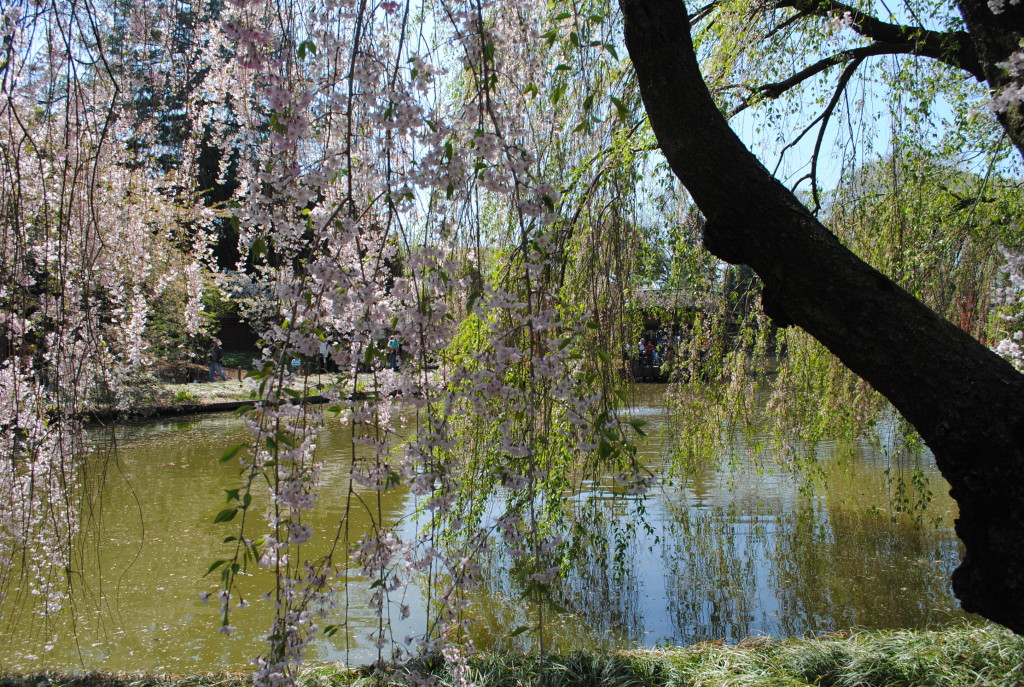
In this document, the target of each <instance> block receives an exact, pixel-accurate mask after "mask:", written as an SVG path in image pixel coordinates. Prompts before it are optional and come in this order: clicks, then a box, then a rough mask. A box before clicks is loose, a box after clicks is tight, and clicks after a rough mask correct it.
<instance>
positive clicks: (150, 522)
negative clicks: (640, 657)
mask: <svg viewBox="0 0 1024 687" xmlns="http://www.w3.org/2000/svg"><path fill="white" fill-rule="evenodd" d="M663 388H664V387H660V386H653V385H652V386H641V387H638V396H637V397H638V398H639V399H640V401H639V404H638V405H637V407H636V408H634V410H633V412H634V414H636V415H639V416H642V417H643V418H644V419H645V420H647V421H648V425H647V437H646V438H645V440H644V443H643V444H641V445H640V446H639V450H640V453H641V455H642V457H643V460H644V461H645V463H647V464H648V465H649V466H650V467H651V468H652V469H653V470H655V471H658V470H660V469H662V468H664V467H665V466H666V465H668V462H669V461H670V460H671V453H672V447H673V441H672V436H671V431H668V428H669V423H668V422H667V419H666V416H665V413H664V410H663V408H662V405H661V399H660V396H659V394H660V393H661V391H662V389H663ZM96 438H97V442H98V444H99V445H101V446H102V445H104V444H107V445H109V444H110V443H113V444H115V445H116V449H117V450H116V451H109V450H98V451H97V454H96V456H95V457H94V461H95V468H96V470H97V471H100V470H102V471H103V472H104V475H103V478H102V479H103V485H104V486H103V489H102V491H101V493H100V498H99V499H98V500H97V502H96V504H94V509H93V512H94V514H95V515H94V517H93V518H92V519H91V521H90V524H89V525H88V527H87V528H86V539H85V544H84V546H83V547H82V552H81V554H80V557H79V560H78V561H77V565H78V566H79V568H80V570H81V574H80V575H76V576H75V584H74V586H75V594H74V596H73V598H72V603H71V604H70V605H69V608H68V610H67V611H66V612H62V613H61V614H59V615H57V616H52V617H49V618H45V619H42V618H39V617H37V616H35V615H34V614H33V613H32V611H31V610H28V608H27V604H25V603H23V602H24V601H25V596H26V595H25V594H20V595H19V594H17V593H11V594H10V596H9V597H8V602H7V605H6V607H4V608H3V609H0V610H2V611H3V616H2V622H3V627H2V630H3V632H4V636H5V637H6V638H7V639H6V641H5V642H4V645H3V647H2V648H0V669H6V670H19V671H34V670H39V669H45V668H48V669H64V670H76V669H102V670H108V671H109V670H147V671H169V672H176V673H183V672H191V671H210V670H226V669H247V668H248V667H249V666H250V661H251V659H252V657H253V656H254V655H256V654H257V653H258V652H259V651H261V650H262V648H263V643H262V641H261V639H260V638H261V637H262V635H263V634H264V633H265V631H266V628H267V627H269V620H268V618H269V611H268V609H267V608H266V607H265V605H261V604H260V603H259V602H257V603H254V604H253V605H252V607H251V608H248V609H246V610H245V611H242V612H241V613H240V614H237V615H236V616H235V617H233V619H232V622H233V624H235V625H236V626H237V628H238V629H237V631H236V632H235V633H234V634H232V635H231V636H230V637H227V636H225V635H223V634H220V633H218V632H217V631H216V630H217V627H218V625H219V616H218V611H217V608H216V604H215V603H210V604H209V605H206V604H204V603H202V602H201V601H200V598H199V594H200V592H201V591H203V590H211V589H213V588H214V587H215V580H213V579H212V578H213V577H214V576H210V577H204V576H203V574H204V573H205V572H206V570H207V568H208V567H209V565H210V563H211V562H212V561H213V560H215V559H217V558H220V557H222V555H223V552H222V548H221V547H222V544H221V543H220V542H221V541H222V540H223V538H224V537H225V535H226V534H229V532H227V531H226V529H225V526H224V525H223V524H218V525H215V524H213V518H214V515H215V514H216V513H217V512H218V511H219V510H220V509H221V508H222V507H223V490H224V489H229V488H232V487H235V486H237V484H236V479H237V474H238V471H237V467H232V466H231V465H222V464H220V463H219V462H218V458H219V457H220V456H221V455H222V453H223V452H224V450H225V449H226V448H227V447H229V446H231V445H234V444H237V443H240V442H242V441H244V440H245V439H246V438H247V432H246V430H245V428H244V427H243V426H242V423H241V421H240V420H239V419H238V418H236V417H235V416H234V415H217V416H206V417H196V418H192V419H188V420H175V421H165V422H151V423H146V424H139V425H132V426H126V427H119V428H116V429H115V430H112V431H110V432H108V433H107V434H104V435H103V436H99V434H97V437H96ZM883 443H884V442H883ZM728 444H729V449H728V450H727V451H726V452H725V454H724V455H723V456H722V457H721V460H720V461H718V462H717V463H716V464H714V465H711V466H707V467H704V468H701V469H699V470H697V471H695V472H694V473H692V474H687V475H679V476H676V477H673V478H668V479H665V480H664V481H663V482H662V483H661V485H660V486H659V487H658V488H657V489H655V490H653V491H652V492H651V493H650V494H649V495H648V496H647V499H646V501H643V502H642V503H641V502H638V501H637V500H636V499H622V498H614V499H613V498H612V497H611V487H610V486H604V485H602V483H600V482H596V483H593V484H590V485H589V487H587V488H589V489H591V490H593V491H594V492H596V495H597V496H599V497H600V496H602V494H603V493H604V490H607V496H608V498H607V503H608V508H609V512H610V513H612V514H613V515H614V516H615V517H617V518H620V519H621V520H622V521H623V522H624V523H625V525H627V527H626V528H625V529H627V530H629V531H630V532H632V536H631V537H627V538H624V539H622V540H621V541H619V542H618V544H617V548H616V549H615V552H616V554H617V556H613V555H611V554H609V555H608V556H600V555H597V556H594V557H593V558H591V559H588V561H587V563H586V564H585V565H582V566H581V570H580V573H579V574H578V575H575V576H573V578H572V581H571V582H569V583H568V586H567V588H566V590H565V594H566V598H567V599H568V600H570V601H571V607H567V608H563V609H561V610H560V612H555V611H550V612H549V614H548V621H547V622H548V623H549V624H550V625H549V626H550V627H551V628H552V630H551V631H549V632H548V633H547V636H548V640H547V641H548V643H549V648H552V649H555V650H572V649H578V648H607V649H616V648H630V647H640V646H656V645H666V644H690V643H693V642H697V641H703V640H719V639H721V640H726V641H738V640H740V639H742V638H744V637H746V636H749V635H758V634H769V635H787V636H788V635H801V634H804V633H820V632H828V631H832V630H837V629H843V628H850V627H864V628H896V627H903V628H926V627H934V626H938V625H941V624H943V623H945V622H948V621H950V620H953V619H956V618H960V617H962V616H963V614H962V613H961V612H960V611H958V610H957V604H956V600H955V599H954V598H953V597H952V593H951V591H950V584H949V575H950V573H951V572H952V570H953V568H954V567H955V566H956V564H957V562H958V560H959V556H960V548H959V543H958V541H957V539H956V537H955V535H954V534H953V530H952V520H953V517H955V504H953V502H952V501H951V500H950V498H949V497H948V496H947V494H946V491H947V487H946V485H945V482H943V481H942V479H941V477H940V476H939V475H938V474H937V472H935V471H934V468H933V467H928V468H926V470H925V473H924V475H923V476H924V477H927V478H928V479H929V480H930V484H931V491H932V492H933V499H932V501H931V503H930V504H928V507H927V511H926V512H925V517H924V518H923V524H922V525H920V526H915V525H914V524H913V523H912V522H910V520H909V519H908V518H906V517H892V516H891V504H892V502H893V501H892V496H893V494H892V490H893V489H894V486H893V484H894V483H893V480H892V479H891V477H892V475H893V472H892V470H893V468H894V465H893V463H892V461H891V460H890V459H889V458H887V456H886V451H885V450H884V449H882V448H879V447H878V446H874V445H871V444H869V443H867V442H865V441H851V442H838V443H837V442H833V443H827V444H820V445H818V446H817V447H816V448H815V452H816V462H815V466H816V467H815V470H816V471H817V478H816V479H814V480H810V479H809V478H808V477H807V474H806V473H801V472H797V471H790V470H783V469H775V470H766V469H765V462H766V461H764V460H758V459H757V457H758V455H759V452H763V449H762V448H761V447H759V446H758V444H757V443H756V442H753V443H752V440H751V438H750V437H747V436H744V435H743V434H741V433H735V434H734V435H732V436H730V441H729V442H728ZM350 445H351V442H350V437H349V436H348V435H347V432H346V431H345V429H344V428H343V427H342V426H337V425H336V426H334V427H332V428H330V429H329V430H328V431H326V432H325V434H324V436H323V437H322V438H321V440H320V441H319V448H318V450H319V451H321V452H322V453H321V454H320V455H322V456H323V457H324V472H323V475H322V479H323V487H322V494H323V496H322V497H321V502H322V508H321V509H320V510H321V517H323V518H325V520H326V519H329V518H330V517H331V515H332V513H333V514H334V515H335V516H336V515H337V513H338V512H339V507H340V506H339V504H338V503H336V502H335V501H337V500H340V496H338V495H341V494H344V493H345V492H346V488H347V481H346V469H345V465H344V461H343V460H341V459H340V458H339V459H336V460H332V458H331V457H332V456H335V455H336V456H341V455H344V453H345V451H346V450H347V449H348V447H349V446H350ZM752 457H753V458H754V459H752ZM763 457H764V456H763V455H762V456H761V458H763ZM924 464H925V465H926V466H930V465H932V463H931V461H930V459H929V460H925V461H924ZM592 495H593V494H592ZM382 498H383V500H382V502H381V508H382V509H383V512H384V513H385V514H386V517H389V518H400V517H403V516H406V515H408V514H409V513H410V512H411V510H412V509H413V506H414V503H413V497H411V496H410V495H409V494H407V493H405V492H404V491H402V490H398V489H393V490H390V491H388V492H386V493H384V494H383V495H382ZM641 505H642V509H643V511H645V514H644V517H643V522H640V521H639V520H638V511H637V507H638V506H641ZM359 526H360V523H359V522H358V521H356V522H354V523H353V529H357V528H358V527H359ZM362 526H365V523H363V524H362ZM353 538H355V537H354V536H353ZM615 558H617V560H618V561H619V562H620V563H622V562H625V564H620V565H616V564H615V561H614V560H613V559H615ZM247 583H251V585H252V590H253V592H254V593H255V592H256V591H258V590H259V589H260V588H261V585H262V586H265V585H266V580H259V579H256V578H253V579H252V580H250V581H248V582H247ZM487 588H488V592H487V594H486V595H482V596H483V598H480V599H479V600H478V601H477V604H476V606H474V608H473V611H472V612H471V614H472V615H473V617H474V619H475V622H476V625H477V628H476V632H477V636H478V638H479V639H478V641H477V646H478V647H480V648H488V647H489V646H490V647H495V648H503V647H507V646H509V645H510V643H511V641H512V640H509V639H508V635H509V632H510V630H511V629H512V628H515V627H517V626H519V625H522V624H523V623H525V622H529V619H528V618H526V617H525V611H524V609H525V608H526V605H525V604H523V602H522V601H521V599H520V597H519V592H518V591H517V589H516V588H515V585H514V584H512V583H511V582H509V581H508V580H503V579H492V580H491V581H490V583H489V584H488V586H487ZM16 591H17V590H12V592H16ZM368 597H369V589H368V587H367V585H366V583H365V582H363V583H359V582H356V583H353V584H352V585H351V586H350V594H349V597H348V599H347V601H346V604H347V606H348V618H349V632H348V633H347V634H346V633H345V632H344V631H343V632H339V633H338V634H335V635H334V636H332V637H329V638H328V637H323V636H320V637H319V638H318V639H317V640H316V642H315V643H314V644H313V646H312V651H311V654H310V656H309V657H310V658H311V659H314V660H339V661H348V662H351V663H362V662H369V661H372V660H373V659H374V658H375V657H376V650H375V649H374V648H373V647H372V645H371V643H370V642H369V640H367V639H366V638H365V636H366V633H367V631H368V630H370V629H372V628H373V627H374V626H375V624H376V619H375V618H374V617H373V614H372V612H371V611H370V610H369V609H368V608H367V607H366V600H367V599H368ZM404 603H407V604H409V606H410V608H411V611H412V612H411V615H410V617H409V618H408V620H407V621H404V623H405V625H403V626H396V629H395V634H396V635H399V636H401V634H402V633H404V632H405V631H406V630H407V629H408V630H414V631H415V630H418V629H420V628H422V626H423V622H424V619H423V614H424V611H423V608H422V605H423V603H422V601H421V599H420V595H419V590H417V589H415V588H413V589H410V590H409V591H408V592H407V596H406V598H405V599H404ZM327 622H331V621H327Z"/></svg>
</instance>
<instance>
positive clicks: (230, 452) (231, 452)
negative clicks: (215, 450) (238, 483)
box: [219, 444, 244, 463]
mask: <svg viewBox="0 0 1024 687" xmlns="http://www.w3.org/2000/svg"><path fill="white" fill-rule="evenodd" d="M243 448H244V446H243V445H242V444H235V445H234V446H231V447H229V448H228V449H227V450H226V451H224V453H222V454H221V456H220V461H219V462H221V463H226V462H228V461H229V460H231V459H232V458H234V457H235V456H237V455H238V454H239V453H240V452H241V450H242V449H243Z"/></svg>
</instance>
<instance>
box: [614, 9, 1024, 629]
mask: <svg viewBox="0 0 1024 687" xmlns="http://www.w3.org/2000/svg"><path fill="white" fill-rule="evenodd" d="M620 4H621V6H622V9H623V12H624V14H625V35H626V45H627V47H628V49H629V54H630V57H631V58H632V60H633V64H634V66H635V68H636V72H637V77H638V79H639V83H640V91H641V94H642V96H643V100H644V104H645V106H646V109H647V113H648V116H649V117H650V120H651V125H652V127H653V128H654V132H655V134H656V135H657V138H658V142H659V144H660V146H661V148H662V150H663V151H664V153H665V156H666V157H667V159H668V161H669V163H670V164H671V166H672V168H673V170H674V171H675V173H676V174H677V175H678V176H679V178H680V179H681V180H682V182H683V184H684V185H685V186H686V187H687V189H688V190H689V191H690V193H691V194H692V196H693V198H694V200H695V201H696V203H697V205H698V206H699V207H700V209H701V211H702V212H703V213H704V215H705V216H706V218H707V225H706V229H705V234H704V242H705V245H706V247H707V248H708V249H709V250H710V251H711V252H712V253H714V254H715V255H717V256H718V257H720V258H722V259H723V260H725V261H727V262H730V263H744V264H747V265H750V266H751V267H752V268H753V269H754V270H755V271H756V272H757V273H758V275H759V276H760V277H761V279H762V281H763V282H764V294H763V297H764V306H765V310H766V311H767V312H768V314H769V315H770V316H772V317H773V318H774V319H775V320H776V321H777V322H779V323H780V324H783V325H790V324H795V325H798V326H800V327H802V328H803V329H805V330H807V331H808V332H809V333H810V334H811V335H813V336H814V337H815V338H817V339H818V340H819V341H821V342H822V343H823V344H824V345H825V346H827V347H828V348H829V349H830V350H831V351H832V352H833V353H835V354H836V355H837V356H838V357H839V358H840V359H841V360H842V361H843V362H844V363H845V364H846V365H847V366H849V367H850V369H852V370H853V371H854V372H856V373H857V374H859V375H860V376H861V377H863V378H864V379H865V380H867V381H868V382H869V383H870V384H871V385H872V386H874V387H875V388H876V389H877V390H878V391H880V392H881V393H882V394H883V395H885V396H886V398H888V399H889V400H890V401H891V402H892V403H893V405H894V406H895V407H896V408H897V409H898V410H899V411H900V412H901V413H903V415H904V416H905V417H906V418H907V419H908V420H909V421H910V422H911V423H913V425H914V426H915V427H916V428H917V429H918V431H919V432H920V433H921V436H922V437H923V438H924V440H925V442H926V443H927V444H928V446H929V447H930V448H931V449H932V451H933V453H934V454H935V457H936V461H937V462H938V465H939V468H940V470H941V471H942V473H943V475H945V477H946V479H947V480H948V481H949V483H950V485H951V486H952V489H951V494H952V495H953V498H954V499H956V501H957V503H958V504H959V506H960V517H959V519H958V520H957V534H958V535H959V536H960V538H961V539H962V540H963V542H964V544H965V547H966V557H965V559H964V561H963V562H962V564H961V565H960V567H959V568H958V569H957V571H956V573H955V574H954V578H953V585H954V590H955V592H956V594H957V596H958V597H959V598H960V600H961V603H962V604H963V607H964V608H965V609H966V610H968V611H973V612H976V613H980V614H982V615H984V616H985V617H987V618H990V619H992V620H995V621H996V622H999V623H1002V624H1004V625H1006V626H1007V627H1010V628H1012V629H1013V630H1014V631H1016V632H1024V449H1022V447H1024V376H1022V375H1020V374H1018V373H1017V372H1016V371H1015V370H1014V369H1013V367H1012V366H1010V365H1009V363H1007V362H1005V361H1004V360H1002V359H1000V358H999V357H998V356H996V355H995V354H994V353H992V352H991V351H989V350H988V349H987V348H985V347H984V346H982V345H981V344H980V343H978V342H977V341H976V340H974V339H973V338H971V337H970V336H969V335H968V334H966V333H965V332H963V331H962V330H960V329H959V328H957V327H955V326H954V325H952V324H950V323H949V322H946V321H945V320H943V319H942V318H940V317H939V316H938V315H936V314H935V313H934V312H932V311H931V310H930V309H928V308H927V307H926V306H924V305H923V304H922V303H921V302H919V301H918V300H916V299H914V298H913V297H912V296H911V295H909V294H908V293H906V292H905V291H904V290H902V289H901V288H900V287H899V286H897V285H896V284H895V283H893V282H892V281H891V280H890V279H888V278H887V277H885V276H884V275H882V274H880V273H879V272H877V271H876V270H874V269H873V268H872V267H870V266H869V265H867V264H866V263H865V262H864V261H862V260H861V259H860V258H858V257H857V256H855V255H854V254H853V253H851V252H850V251H849V250H847V249H846V248H844V247H843V246H842V245H841V244H840V242H839V241H838V240H837V239H836V237H835V236H834V235H833V234H832V233H830V232H829V231H828V230H827V229H826V228H825V227H824V226H822V225H821V223H819V222H818V221H817V220H816V219H815V218H814V217H813V216H812V215H811V214H810V212H809V211H808V210H807V209H806V208H805V207H804V206H803V205H802V204H801V203H800V202H799V201H798V200H797V199H796V197H795V196H793V194H791V193H790V192H789V191H788V190H787V189H786V188H785V187H784V186H782V185H781V184H780V183H779V182H778V181H777V180H776V179H774V178H773V177H772V175H771V174H770V173H769V172H768V171H767V170H766V169H765V168H764V167H763V166H762V165H761V164H760V163H759V162H758V161H757V159H756V158H755V157H754V156H753V155H752V154H751V153H750V152H749V151H748V150H747V148H746V147H745V146H744V145H743V143H742V142H741V141H740V140H739V139H738V138H737V137H736V135H735V134H734V133H733V132H732V130H731V129H730V128H729V126H728V123H727V122H726V120H725V119H724V118H723V117H722V115H721V114H720V113H719V111H718V109H717V108H716V107H715V104H714V101H713V100H712V98H711V96H710V94H709V93H708V90H707V87H706V85H705V83H704V80H703V78H702V76H701V73H700V70H699V67H698V65H697V61H696V57H695V55H694V50H693V45H692V42H691V38H690V26H689V21H688V19H687V15H686V9H685V7H684V5H683V3H682V2H681V1H680V0H620Z"/></svg>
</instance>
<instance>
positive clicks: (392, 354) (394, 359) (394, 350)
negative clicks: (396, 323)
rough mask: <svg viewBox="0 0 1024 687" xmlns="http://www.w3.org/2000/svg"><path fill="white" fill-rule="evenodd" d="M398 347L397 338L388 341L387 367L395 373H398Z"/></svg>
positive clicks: (393, 337)
mask: <svg viewBox="0 0 1024 687" xmlns="http://www.w3.org/2000/svg"><path fill="white" fill-rule="evenodd" d="M400 346H401V344H400V343H398V337H397V336H392V337H391V338H390V339H388V365H389V366H390V367H391V369H392V370H394V371H395V372H398V349H399V347H400Z"/></svg>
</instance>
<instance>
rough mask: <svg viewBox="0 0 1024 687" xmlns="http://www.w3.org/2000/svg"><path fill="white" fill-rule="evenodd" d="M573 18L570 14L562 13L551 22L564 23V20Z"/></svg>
mask: <svg viewBox="0 0 1024 687" xmlns="http://www.w3.org/2000/svg"><path fill="white" fill-rule="evenodd" d="M571 16H572V15H571V14H569V13H568V12H562V13H560V14H556V15H555V16H554V17H552V18H551V21H562V20H563V19H568V18H569V17H571Z"/></svg>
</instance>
